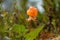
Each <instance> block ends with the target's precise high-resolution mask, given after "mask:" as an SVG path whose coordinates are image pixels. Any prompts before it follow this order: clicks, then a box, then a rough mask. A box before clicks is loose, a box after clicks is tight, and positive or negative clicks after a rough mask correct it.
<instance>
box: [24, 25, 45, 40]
mask: <svg viewBox="0 0 60 40" xmlns="http://www.w3.org/2000/svg"><path fill="white" fill-rule="evenodd" d="M43 28H44V25H42V26H39V27H38V28H36V29H35V30H34V31H32V32H30V33H28V34H27V35H25V40H34V39H35V38H36V37H37V36H38V34H39V33H40V32H41V30H43Z"/></svg>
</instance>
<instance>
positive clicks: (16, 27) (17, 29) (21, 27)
mask: <svg viewBox="0 0 60 40" xmlns="http://www.w3.org/2000/svg"><path fill="white" fill-rule="evenodd" d="M12 30H13V31H14V32H17V33H19V34H25V33H26V32H27V30H26V28H25V26H24V25H19V24H15V25H14V26H13V29H12Z"/></svg>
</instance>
